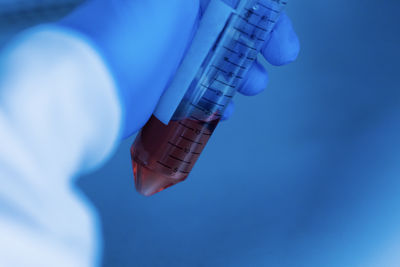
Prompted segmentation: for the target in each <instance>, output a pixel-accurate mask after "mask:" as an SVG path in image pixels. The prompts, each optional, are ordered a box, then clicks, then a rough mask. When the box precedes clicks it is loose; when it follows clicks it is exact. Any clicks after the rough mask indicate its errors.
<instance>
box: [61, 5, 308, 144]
mask: <svg viewBox="0 0 400 267" xmlns="http://www.w3.org/2000/svg"><path fill="white" fill-rule="evenodd" d="M225 1H227V2H229V1H230V0H225ZM208 2H209V0H205V1H200V0H189V1H188V0H169V1H165V0H147V1H124V0H88V2H86V3H85V4H84V5H83V6H82V7H80V8H79V9H77V10H76V11H74V12H73V13H72V14H70V15H69V16H68V17H66V18H65V19H64V20H63V21H61V22H60V24H61V25H63V26H66V27H69V28H72V29H74V30H76V31H78V32H80V33H82V34H84V35H86V36H87V37H89V39H90V40H92V41H93V44H94V45H95V46H96V47H97V49H98V51H99V52H100V54H102V56H103V57H104V59H105V61H106V63H107V64H108V66H109V68H110V71H111V72H112V73H113V75H114V78H115V81H116V84H117V86H118V90H119V92H118V93H119V97H120V100H121V104H122V105H123V107H122V110H123V111H124V119H123V121H124V125H123V127H124V129H123V136H124V137H127V136H129V135H130V134H132V133H134V132H135V131H137V130H139V129H140V128H141V127H142V126H143V125H144V124H145V123H146V121H147V120H148V119H149V118H150V116H151V114H152V113H153V111H154V109H155V107H156V105H157V102H158V100H159V98H160V96H161V94H162V93H163V91H164V89H166V87H167V84H168V82H169V81H170V80H171V78H172V77H173V76H174V74H175V72H176V70H177V68H178V67H179V64H180V62H181V60H182V58H183V57H184V54H185V51H186V50H187V48H188V47H189V46H190V43H191V40H192V38H193V36H194V34H195V32H196V29H197V25H198V22H199V20H200V19H201V14H202V12H203V11H204V8H205V7H206V6H207V4H208ZM299 47H300V46H299V41H298V38H297V36H296V34H295V32H294V30H293V28H292V24H291V22H290V20H289V18H288V17H287V16H286V15H285V14H283V15H282V16H281V17H280V19H279V21H278V22H277V24H276V27H275V29H274V31H273V33H272V35H271V39H270V40H269V42H268V43H267V44H266V46H265V47H264V49H263V50H262V53H263V55H264V56H265V58H266V59H267V60H268V61H269V62H270V63H271V64H273V65H284V64H287V63H289V62H292V61H293V60H295V59H296V57H297V55H298V53H299ZM267 82H268V75H267V72H266V70H265V69H264V68H263V67H262V66H261V65H260V64H259V63H255V64H254V66H253V67H252V69H251V70H250V74H249V75H248V79H247V81H245V82H244V83H243V86H242V88H241V89H240V92H241V93H242V94H244V95H255V94H257V93H259V92H261V91H263V89H264V88H265V87H266V84H267ZM232 110H233V105H231V106H230V107H228V109H227V111H226V117H229V116H230V114H231V113H232Z"/></svg>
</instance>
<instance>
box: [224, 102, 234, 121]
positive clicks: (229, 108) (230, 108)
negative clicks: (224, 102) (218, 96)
mask: <svg viewBox="0 0 400 267" xmlns="http://www.w3.org/2000/svg"><path fill="white" fill-rule="evenodd" d="M234 111H235V103H234V102H233V101H231V102H229V104H228V106H227V107H226V109H225V111H224V114H223V115H222V118H221V121H226V120H228V119H229V118H230V117H232V115H233V112H234Z"/></svg>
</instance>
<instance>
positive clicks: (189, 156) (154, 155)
mask: <svg viewBox="0 0 400 267" xmlns="http://www.w3.org/2000/svg"><path fill="white" fill-rule="evenodd" d="M218 122H219V119H214V120H211V121H201V120H197V119H183V120H179V121H171V122H170V123H169V124H168V125H165V124H163V123H162V122H160V121H159V120H158V119H157V118H156V117H155V116H152V117H151V119H150V120H149V122H148V123H147V124H146V125H145V126H144V128H143V129H142V130H141V131H140V132H139V134H138V136H137V137H136V140H135V142H134V143H133V145H132V147H131V156H132V164H133V171H134V176H135V185H136V190H137V191H138V192H139V193H141V194H143V195H145V196H151V195H153V194H155V193H157V192H160V191H162V190H164V189H166V188H168V187H170V186H172V185H175V184H177V183H179V182H182V181H184V180H185V179H186V178H187V177H188V175H189V173H190V171H191V170H192V168H193V166H194V164H195V163H196V161H197V159H198V158H199V156H200V154H201V152H202V151H203V149H204V147H205V145H206V144H207V142H208V140H209V139H210V137H211V135H212V133H213V131H214V129H215V128H216V126H217V125H218Z"/></svg>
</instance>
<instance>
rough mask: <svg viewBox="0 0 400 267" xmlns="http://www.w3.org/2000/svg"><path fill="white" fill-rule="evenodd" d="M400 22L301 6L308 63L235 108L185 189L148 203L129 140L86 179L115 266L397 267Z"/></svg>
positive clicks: (394, 5)
mask: <svg viewBox="0 0 400 267" xmlns="http://www.w3.org/2000/svg"><path fill="white" fill-rule="evenodd" d="M399 10H400V2H399V1H398V0H381V1H377V0H376V1H367V0H355V1H345V0H336V1H311V0H304V1H291V3H290V5H289V8H288V13H289V15H290V16H291V17H292V18H293V21H294V25H295V27H296V29H297V31H298V34H299V36H300V39H301V43H302V51H301V54H300V57H299V59H298V61H297V62H296V63H294V64H292V65H290V66H288V67H283V68H274V67H271V66H268V69H269V70H270V75H271V83H270V85H269V87H268V90H266V91H265V92H264V93H263V94H262V95H261V96H258V97H254V98H246V97H242V96H240V97H238V98H236V104H237V105H236V106H237V109H236V111H235V114H234V116H233V117H232V119H231V120H230V121H228V122H226V123H223V124H222V125H220V127H219V128H218V129H217V131H216V133H215V135H214V136H213V138H212V139H211V141H210V143H209V145H208V147H207V148H206V149H205V152H204V153H203V154H202V156H201V158H200V160H199V162H198V164H197V165H196V167H195V168H194V171H193V172H192V174H191V176H190V178H189V179H188V180H187V181H186V182H184V183H182V184H180V185H178V186H176V187H173V188H171V189H168V190H166V191H164V192H162V193H160V194H157V195H156V196H154V197H151V198H144V197H142V196H140V195H138V194H137V193H136V192H135V190H134V183H133V177H132V168H131V163H130V155H129V147H130V145H131V142H132V139H130V140H127V141H125V142H124V143H123V144H122V145H121V146H120V148H119V149H118V151H117V153H116V155H115V157H113V159H112V160H111V161H110V162H109V163H108V164H107V165H106V166H105V167H104V168H102V169H101V170H99V171H98V172H96V173H94V174H93V175H90V176H87V177H84V178H82V179H81V180H80V181H79V186H80V187H81V188H82V190H83V191H84V192H85V193H86V194H87V195H88V196H89V198H90V199H91V200H92V201H93V202H94V204H95V206H96V207H97V208H98V210H99V213H100V216H101V219H102V223H103V230H102V231H103V234H104V260H103V264H104V266H107V267H113V266H296V267H298V266H307V267H313V266H400V258H399V257H398V254H399V253H398V252H399V249H400V179H399V176H400V164H399V162H400V161H399V160H400V84H399V75H400V68H399V62H400V51H399V48H400V26H399V25H400V19H399V14H398V13H399ZM149 86H151V84H149ZM396 257H397V258H396ZM398 264H399V265H398Z"/></svg>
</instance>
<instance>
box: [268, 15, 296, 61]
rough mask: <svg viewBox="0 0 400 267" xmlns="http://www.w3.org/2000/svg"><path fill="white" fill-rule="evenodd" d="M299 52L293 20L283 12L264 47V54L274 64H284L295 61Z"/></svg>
mask: <svg viewBox="0 0 400 267" xmlns="http://www.w3.org/2000/svg"><path fill="white" fill-rule="evenodd" d="M299 52H300V42H299V38H298V37H297V34H296V32H295V30H294V28H293V25H292V21H291V20H290V18H289V17H288V16H287V15H286V13H284V12H283V13H282V15H281V16H280V17H279V19H278V21H277V23H276V25H275V27H274V29H273V31H272V32H271V36H270V39H269V40H268V42H267V43H266V45H265V46H264V48H263V49H262V54H263V56H264V57H265V59H266V60H267V61H268V62H269V63H271V64H272V65H275V66H282V65H286V64H289V63H291V62H293V61H295V60H296V58H297V56H298V54H299Z"/></svg>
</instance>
